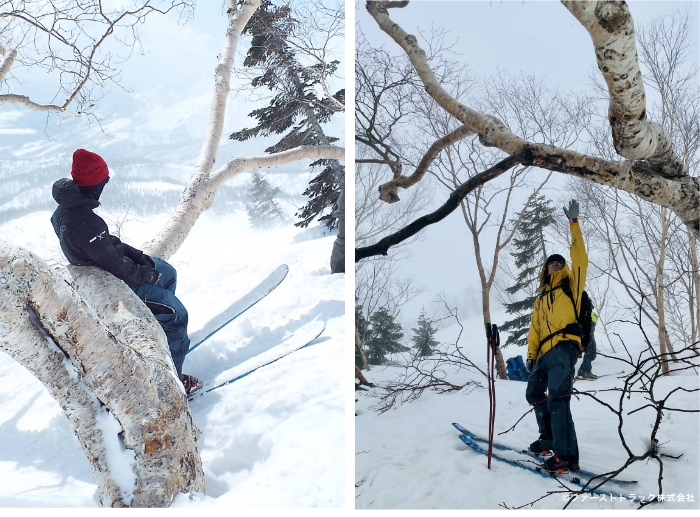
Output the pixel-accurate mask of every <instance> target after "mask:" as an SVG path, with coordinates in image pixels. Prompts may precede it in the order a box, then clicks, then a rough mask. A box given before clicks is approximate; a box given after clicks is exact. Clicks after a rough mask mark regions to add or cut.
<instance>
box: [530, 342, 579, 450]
mask: <svg viewBox="0 0 700 517" xmlns="http://www.w3.org/2000/svg"><path fill="white" fill-rule="evenodd" d="M577 356H578V346H577V345H576V343H573V342H571V341H564V342H562V343H561V344H560V345H558V346H556V347H554V348H552V349H551V350H549V351H548V352H547V353H546V354H544V355H543V356H541V357H540V358H539V359H538V360H537V363H536V365H535V370H534V371H533V372H532V374H531V375H530V377H529V378H528V380H527V389H526V390H525V398H526V399H527V401H528V403H529V404H530V405H531V406H534V407H535V418H537V426H538V427H539V431H540V443H541V444H542V448H543V449H549V450H551V451H553V452H554V454H556V455H557V456H559V457H560V458H562V459H565V460H569V461H575V462H577V463H578V442H577V440H576V429H575V428H574V421H573V419H572V418H571V407H570V403H571V395H569V393H571V389H572V387H573V379H574V367H575V366H576V359H577ZM545 390H547V391H548V395H547V394H546V393H545ZM550 440H551V441H550Z"/></svg>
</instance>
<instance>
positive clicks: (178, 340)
mask: <svg viewBox="0 0 700 517" xmlns="http://www.w3.org/2000/svg"><path fill="white" fill-rule="evenodd" d="M71 177H72V178H73V179H68V178H62V179H60V180H58V181H56V182H55V183H54V184H53V192H52V194H53V198H54V199H55V200H56V203H58V208H56V211H55V212H54V213H53V215H52V216H51V224H52V225H53V229H54V231H55V232H56V235H57V236H58V240H59V241H60V243H61V250H62V251H63V254H64V255H65V256H66V258H67V259H68V262H70V263H71V264H73V265H76V266H97V267H100V268H102V269H104V270H105V271H107V272H109V273H111V274H113V275H114V276H116V277H117V278H119V279H120V280H122V281H124V282H125V283H126V284H127V285H128V286H129V287H131V289H132V290H133V291H134V292H135V293H136V295H137V296H138V297H139V298H140V299H141V300H143V302H144V303H145V304H146V306H147V307H148V308H149V309H150V310H151V312H152V313H153V314H154V315H155V317H156V319H157V320H158V323H160V326H161V327H163V331H164V332H165V335H166V337H167V338H168V346H169V348H170V355H171V356H172V359H173V363H174V364H175V369H176V370H177V374H178V376H179V378H180V380H181V381H182V384H183V386H184V387H185V392H186V393H187V395H191V394H194V393H195V392H197V391H199V390H200V389H201V388H202V384H201V383H200V382H199V380H198V379H196V378H195V377H192V376H191V375H186V374H183V373H182V364H183V362H184V361H185V354H186V353H187V350H188V349H189V346H190V340H189V337H188V336H187V310H186V309H185V306H184V305H183V304H182V302H180V300H178V299H177V297H176V296H175V286H176V283H177V272H176V271H175V268H173V267H172V266H171V265H170V264H168V263H167V262H166V261H165V260H163V259H160V258H157V257H149V256H148V255H146V254H145V253H143V252H142V251H141V250H138V249H136V248H132V247H131V246H129V245H128V244H124V243H123V242H121V240H119V238H118V237H115V236H114V235H110V234H109V228H108V227H107V223H105V221H104V220H103V219H102V218H101V217H100V216H98V215H96V214H95V213H94V212H93V210H94V209H95V208H97V207H98V206H100V203H99V199H100V195H101V194H102V190H103V189H104V187H105V185H106V184H107V182H109V170H108V168H107V163H106V162H105V161H104V160H103V159H102V157H101V156H99V155H97V154H95V153H92V152H90V151H86V150H85V149H78V150H76V151H75V152H74V153H73V163H72V167H71Z"/></svg>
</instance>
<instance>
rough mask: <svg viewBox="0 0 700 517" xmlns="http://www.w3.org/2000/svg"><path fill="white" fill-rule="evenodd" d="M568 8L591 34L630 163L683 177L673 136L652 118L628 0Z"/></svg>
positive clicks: (615, 130)
mask: <svg viewBox="0 0 700 517" xmlns="http://www.w3.org/2000/svg"><path fill="white" fill-rule="evenodd" d="M562 4H564V5H565V6H566V8H567V9H568V10H569V11H570V12H571V14H572V15H574V17H575V18H576V19H577V20H578V21H579V23H581V25H583V27H584V28H585V29H586V30H587V31H588V33H589V34H590V36H591V40H592V41H593V46H594V48H595V57H596V61H597V62H598V68H599V69H600V71H601V73H602V74H603V77H604V78H605V82H606V83H607V85H608V92H609V94H610V107H609V108H608V119H609V121H610V127H611V128H612V136H613V143H614V145H615V150H616V151H617V152H618V154H619V155H620V156H622V157H624V158H627V159H628V160H650V161H652V162H657V163H658V164H659V167H661V170H662V172H663V173H664V174H666V175H669V176H680V175H683V174H687V171H684V170H683V164H682V161H681V160H680V158H679V157H678V156H677V155H676V153H675V152H674V150H673V142H672V140H671V137H670V135H669V134H668V133H667V132H666V131H665V130H664V129H663V128H662V127H661V126H660V125H659V124H657V123H656V122H653V121H651V120H648V119H647V115H646V113H647V111H646V94H645V93H644V80H643V78H642V71H641V70H640V69H639V61H638V57H637V45H636V42H635V31H634V21H633V20H632V15H631V14H630V12H629V8H628V7H627V4H626V3H625V2H620V1H605V2H590V1H585V2H584V1H578V0H577V1H571V0H562Z"/></svg>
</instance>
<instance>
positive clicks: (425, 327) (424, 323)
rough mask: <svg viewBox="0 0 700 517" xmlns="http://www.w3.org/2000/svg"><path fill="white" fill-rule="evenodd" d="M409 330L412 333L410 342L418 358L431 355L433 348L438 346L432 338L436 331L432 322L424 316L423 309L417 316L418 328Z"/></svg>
mask: <svg viewBox="0 0 700 517" xmlns="http://www.w3.org/2000/svg"><path fill="white" fill-rule="evenodd" d="M411 330H412V331H413V336H412V337H411V341H412V342H413V348H415V349H416V351H417V354H418V356H419V357H424V356H427V355H432V354H433V350H434V349H435V347H437V346H438V345H439V344H440V343H438V342H437V341H436V340H435V339H434V338H433V336H434V335H435V333H436V332H437V331H438V329H437V327H433V321H432V320H431V319H429V318H428V317H427V316H426V313H425V309H423V310H422V311H421V313H420V315H419V316H418V328H414V329H411Z"/></svg>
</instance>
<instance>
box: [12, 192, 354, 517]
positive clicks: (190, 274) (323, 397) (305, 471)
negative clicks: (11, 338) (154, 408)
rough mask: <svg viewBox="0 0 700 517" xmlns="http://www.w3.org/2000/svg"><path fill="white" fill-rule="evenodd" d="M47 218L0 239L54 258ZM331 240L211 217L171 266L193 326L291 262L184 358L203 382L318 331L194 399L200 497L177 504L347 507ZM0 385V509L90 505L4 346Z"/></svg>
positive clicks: (135, 224)
mask: <svg viewBox="0 0 700 517" xmlns="http://www.w3.org/2000/svg"><path fill="white" fill-rule="evenodd" d="M108 193H109V190H108V189H106V190H105V194H104V195H105V196H106V195H108ZM50 215H51V214H50V212H35V213H32V214H29V215H27V216H24V217H22V218H18V219H14V220H12V221H10V222H8V223H6V224H4V225H2V226H0V239H3V240H6V241H9V242H12V243H14V244H16V245H19V246H23V247H26V248H28V249H31V250H32V251H34V252H35V253H37V254H39V255H40V256H41V257H42V258H44V259H46V260H48V261H52V262H55V261H58V260H61V259H62V256H61V254H60V250H59V247H58V240H57V239H56V236H55V235H54V233H53V230H52V229H51V225H50V223H49V217H50ZM102 215H103V216H104V215H105V214H102ZM164 218H165V215H160V216H155V217H141V218H136V219H132V220H129V221H127V222H126V223H125V224H124V226H123V228H122V230H121V235H122V240H124V241H125V242H127V243H129V244H132V245H134V246H137V247H138V246H139V245H140V244H141V243H143V242H145V241H146V240H147V239H148V238H149V237H152V236H153V233H154V232H155V231H157V230H158V229H159V228H160V227H161V225H162V224H163V222H164ZM107 220H108V221H109V219H107ZM111 230H112V231H114V229H113V228H111ZM334 239H335V235H328V234H327V232H326V233H325V234H324V232H323V231H321V229H320V228H311V229H307V230H302V229H299V228H294V227H293V226H291V225H287V226H285V227H280V228H276V229H272V230H269V231H263V232H256V231H253V230H251V229H250V227H249V225H248V221H247V218H246V216H245V213H243V212H240V211H239V212H237V213H235V214H232V215H229V216H225V217H217V216H212V215H209V214H207V213H205V214H204V215H203V216H202V217H201V218H200V220H199V221H198V222H197V223H196V225H195V227H194V229H193V230H192V232H191V234H190V235H189V237H188V239H187V240H186V241H185V243H184V245H183V246H182V248H181V249H180V250H179V251H178V252H177V253H176V254H175V255H174V256H173V257H172V258H171V260H170V262H171V263H172V264H173V265H174V266H175V267H176V269H177V270H178V285H177V294H178V297H179V298H180V299H181V300H182V301H183V303H184V304H185V306H186V307H187V309H188V311H189V315H190V330H191V331H194V330H197V329H198V328H200V327H201V326H203V325H204V323H206V321H208V319H209V318H211V317H212V316H214V315H216V314H218V313H219V312H221V311H222V310H223V309H225V308H226V307H227V306H228V305H230V304H231V303H232V302H233V301H235V300H236V299H238V298H239V297H241V296H242V295H244V294H245V293H246V292H247V291H248V290H249V289H251V288H253V287H254V286H255V285H257V284H258V283H259V282H260V281H261V280H263V279H264V278H265V277H267V275H268V274H269V273H271V272H272V271H273V270H274V269H275V268H276V267H277V266H279V265H280V264H283V263H285V264H287V265H288V266H289V274H288V275H287V278H286V279H285V280H284V281H283V282H282V284H281V285H280V286H279V287H278V288H277V289H276V290H275V291H273V292H272V293H271V294H270V295H269V296H268V297H267V298H265V299H264V300H262V301H261V302H259V303H258V304H257V305H256V306H255V307H254V308H252V309H250V310H249V311H248V312H246V313H244V314H243V315H242V316H241V317H240V318H239V319H237V320H236V321H234V322H233V323H231V324H230V325H229V326H228V327H227V328H226V329H225V330H223V331H221V332H220V333H218V334H216V335H215V336H214V337H212V338H211V339H210V341H209V342H207V343H206V344H204V345H202V346H201V347H200V348H199V349H197V350H196V351H195V352H193V353H192V354H191V355H190V356H188V357H187V359H186V360H185V364H184V371H185V373H189V374H192V375H195V376H196V377H199V378H204V379H206V378H210V377H212V376H213V375H215V374H216V373H218V372H219V371H223V370H224V369H228V368H232V367H235V366H237V365H239V364H243V363H244V362H245V361H246V360H250V358H251V357H252V356H254V355H255V354H260V353H263V352H266V351H268V350H270V349H273V348H274V347H275V346H276V345H278V344H279V343H281V342H282V341H283V340H284V339H285V337H287V336H288V335H289V334H290V333H291V332H294V331H295V330H296V329H298V328H300V327H302V326H303V325H304V324H306V323H308V322H311V321H313V320H315V319H316V320H319V321H324V322H325V323H326V329H325V332H324V334H323V335H322V336H321V337H320V338H319V339H318V340H317V342H316V344H314V345H313V346H311V347H308V348H306V349H304V350H300V351H298V352H295V353H293V354H291V355H289V356H288V357H286V358H284V359H282V360H280V361H277V362H275V363H273V364H271V365H269V366H266V367H265V368H262V369H260V370H258V371H256V372H255V373H253V374H252V375H249V376H247V377H245V378H243V379H241V380H239V381H237V382H236V383H234V384H231V385H229V386H226V387H223V388H221V389H219V390H217V391H214V392H212V393H210V394H207V395H205V396H203V397H200V398H199V399H196V400H194V401H192V402H191V408H192V411H193V413H194V417H195V423H196V424H197V426H198V427H199V429H201V431H202V435H201V438H200V442H199V447H200V453H201V457H202V460H203V465H204V472H205V475H206V495H205V494H197V495H195V497H194V498H193V499H190V498H189V497H188V496H187V495H184V494H181V495H180V496H179V497H178V498H176V500H175V501H174V504H173V506H174V507H187V508H192V507H288V508H289V507H301V508H304V507H343V505H344V482H345V437H344V435H345V432H344V431H345V420H344V419H345V413H344V405H345V404H344V402H345V401H344V389H343V385H344V382H343V381H344V368H343V364H344V363H343V361H344V360H345V359H344V353H343V350H344V337H345V330H344V313H345V302H344V294H345V278H344V277H345V275H342V274H336V275H331V274H330V267H329V259H330V251H331V247H332V245H333V241H334ZM270 353H272V352H270ZM0 379H2V380H3V382H2V383H0V443H1V444H2V445H1V446H0V507H98V506H99V502H98V498H97V486H96V484H95V482H94V478H93V475H92V471H91V470H90V467H89V464H88V461H87V459H86V458H85V456H84V454H83V452H82V449H81V448H80V445H79V443H78V440H77V439H76V438H75V436H74V434H73V431H72V427H71V426H70V424H69V422H68V420H67V419H66V417H65V416H64V415H63V413H62V411H61V409H60V408H59V407H58V405H57V404H56V403H55V402H54V400H53V398H52V397H51V396H50V395H49V393H48V392H47V391H46V389H45V388H44V387H43V386H42V385H41V384H40V383H39V382H38V381H37V380H35V379H34V377H32V375H31V374H29V373H28V372H27V371H26V370H25V369H24V368H23V367H22V366H20V365H19V364H17V363H16V362H15V361H13V360H12V359H11V358H10V357H9V356H8V355H6V354H5V353H3V352H0Z"/></svg>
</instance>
